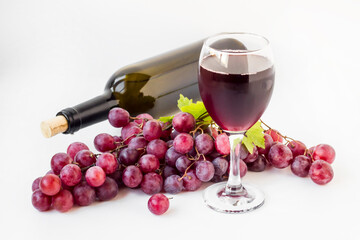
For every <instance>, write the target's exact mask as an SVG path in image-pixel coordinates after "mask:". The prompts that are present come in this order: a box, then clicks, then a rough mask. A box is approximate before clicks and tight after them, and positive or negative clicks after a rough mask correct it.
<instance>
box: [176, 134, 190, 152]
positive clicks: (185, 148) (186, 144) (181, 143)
mask: <svg viewBox="0 0 360 240" xmlns="http://www.w3.org/2000/svg"><path fill="white" fill-rule="evenodd" d="M193 146H194V140H193V138H192V137H191V135H190V134H188V133H180V134H179V135H177V136H176V138H175V139H174V149H175V151H177V152H178V153H182V154H185V153H188V152H190V150H191V149H192V148H193Z"/></svg>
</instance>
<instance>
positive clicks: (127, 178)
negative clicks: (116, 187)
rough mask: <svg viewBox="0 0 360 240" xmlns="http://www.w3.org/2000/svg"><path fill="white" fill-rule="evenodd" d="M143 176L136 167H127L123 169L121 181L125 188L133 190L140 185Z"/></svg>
mask: <svg viewBox="0 0 360 240" xmlns="http://www.w3.org/2000/svg"><path fill="white" fill-rule="evenodd" d="M142 178H143V175H142V173H141V171H140V169H139V168H138V167H136V166H133V165H131V166H127V167H126V168H125V169H124V172H123V175H122V180H123V183H124V184H125V186H127V187H129V188H135V187H137V186H139V185H140V183H141V180H142Z"/></svg>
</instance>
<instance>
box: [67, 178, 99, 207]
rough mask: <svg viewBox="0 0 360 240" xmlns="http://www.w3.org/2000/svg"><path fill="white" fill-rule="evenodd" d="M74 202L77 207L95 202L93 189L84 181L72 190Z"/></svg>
mask: <svg viewBox="0 0 360 240" xmlns="http://www.w3.org/2000/svg"><path fill="white" fill-rule="evenodd" d="M73 195H74V202H75V203H76V204H77V205H79V206H88V205H90V204H92V203H93V202H95V198H96V195H95V189H94V188H92V187H91V186H90V185H89V184H87V183H86V182H85V181H84V182H81V183H79V184H78V185H76V186H75V187H74V190H73Z"/></svg>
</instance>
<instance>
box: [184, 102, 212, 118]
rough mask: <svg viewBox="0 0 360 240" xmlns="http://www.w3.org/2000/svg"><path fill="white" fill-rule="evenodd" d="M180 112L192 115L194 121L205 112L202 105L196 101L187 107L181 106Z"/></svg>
mask: <svg viewBox="0 0 360 240" xmlns="http://www.w3.org/2000/svg"><path fill="white" fill-rule="evenodd" d="M180 110H181V111H183V112H187V113H190V114H192V115H193V116H194V118H195V119H198V118H199V117H200V116H201V115H202V114H204V113H205V112H206V108H205V106H204V103H203V102H200V101H197V102H196V103H191V104H189V105H187V106H183V107H181V108H180Z"/></svg>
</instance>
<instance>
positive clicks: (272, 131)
mask: <svg viewBox="0 0 360 240" xmlns="http://www.w3.org/2000/svg"><path fill="white" fill-rule="evenodd" d="M265 133H266V134H269V135H270V136H271V138H272V139H273V141H274V142H280V143H282V142H283V138H282V136H281V135H280V133H279V131H277V130H275V129H268V130H266V131H265Z"/></svg>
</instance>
